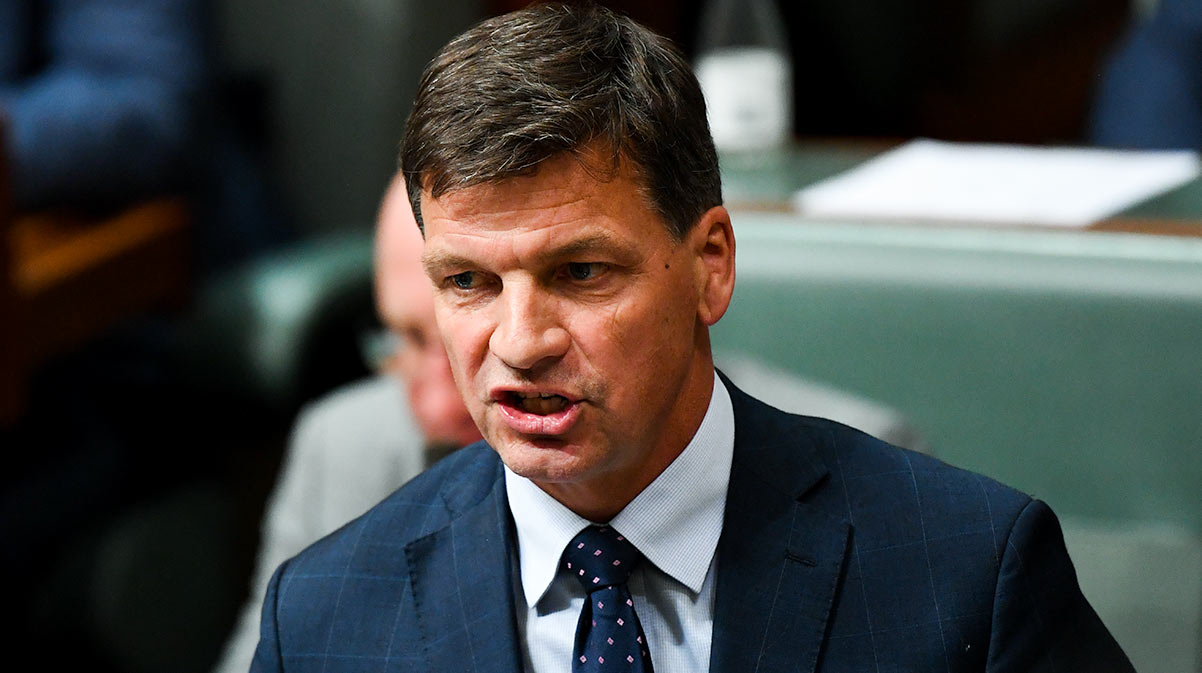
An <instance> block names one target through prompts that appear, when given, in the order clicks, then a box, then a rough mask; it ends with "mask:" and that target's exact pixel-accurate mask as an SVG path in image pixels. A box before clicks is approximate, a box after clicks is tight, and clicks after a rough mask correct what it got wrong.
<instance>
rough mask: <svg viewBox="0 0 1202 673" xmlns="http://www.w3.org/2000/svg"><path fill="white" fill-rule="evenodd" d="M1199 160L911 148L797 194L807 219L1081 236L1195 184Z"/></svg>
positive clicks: (1073, 151) (1052, 150) (1182, 155)
mask: <svg viewBox="0 0 1202 673" xmlns="http://www.w3.org/2000/svg"><path fill="white" fill-rule="evenodd" d="M1200 170H1202V162H1200V161H1199V158H1198V154H1197V153H1195V152H1187V151H1174V152H1135V151H1121V150H1102V149H1092V148H1067V147H1065V148H1060V147H1028V146H1018V145H975V144H960V143H947V142H939V141H934V140H915V141H912V142H910V143H907V144H905V145H903V146H902V147H899V148H897V149H895V150H890V151H889V152H886V153H884V154H882V155H880V156H878V157H876V158H874V159H872V160H870V161H867V162H865V163H864V164H862V165H860V166H857V167H856V168H853V169H852V170H850V171H847V172H845V173H842V174H840V175H836V176H834V177H832V178H829V179H827V180H823V181H821V182H818V183H816V184H813V185H811V186H809V187H806V188H805V189H802V190H800V191H798V192H797V193H796V194H795V195H794V205H795V207H796V208H797V209H798V210H799V211H801V212H802V213H803V214H805V215H807V216H813V217H832V218H847V217H855V218H886V219H905V220H937V221H954V222H968V223H971V222H983V223H996V224H1030V225H1045V226H1063V227H1083V226H1087V225H1089V224H1092V223H1094V222H1097V221H1098V220H1102V219H1105V218H1107V217H1110V216H1112V215H1115V214H1117V213H1119V212H1121V211H1122V210H1125V209H1126V208H1128V207H1130V206H1132V205H1135V204H1136V203H1139V202H1141V201H1144V200H1146V199H1148V198H1150V197H1152V196H1155V195H1156V194H1159V193H1162V192H1165V191H1168V190H1170V189H1172V188H1174V187H1178V186H1180V185H1182V184H1184V183H1185V182H1188V181H1189V180H1192V179H1194V178H1195V177H1197V176H1198V175H1199V171H1200Z"/></svg>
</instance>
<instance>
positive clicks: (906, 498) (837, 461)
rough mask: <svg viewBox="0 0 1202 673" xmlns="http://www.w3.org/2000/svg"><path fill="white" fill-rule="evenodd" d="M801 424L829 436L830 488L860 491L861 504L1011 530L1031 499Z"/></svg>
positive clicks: (839, 432)
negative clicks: (883, 505) (883, 504)
mask: <svg viewBox="0 0 1202 673" xmlns="http://www.w3.org/2000/svg"><path fill="white" fill-rule="evenodd" d="M799 420H800V422H801V423H802V424H803V425H805V426H807V427H809V428H812V429H813V430H814V431H816V432H818V433H822V434H825V435H826V436H827V437H828V441H827V442H825V443H822V444H820V446H822V449H821V454H822V459H823V461H824V462H825V463H826V464H827V466H828V468H829V469H830V470H831V481H832V485H835V486H838V487H839V489H840V490H851V491H854V492H856V493H857V494H858V495H859V497H860V498H862V500H861V501H862V502H872V501H875V500H879V501H880V502H891V503H893V505H894V506H896V507H899V508H900V509H902V510H906V509H911V508H912V509H913V511H915V512H916V513H918V514H921V515H923V516H924V517H926V518H928V519H929V520H931V521H934V522H956V521H963V522H969V521H991V522H993V523H994V524H995V525H996V526H998V527H999V528H1001V529H1006V530H1008V529H1009V528H1010V526H1011V525H1013V523H1014V522H1015V521H1016V520H1017V518H1018V517H1019V515H1020V514H1021V513H1022V511H1023V510H1024V508H1026V507H1027V506H1028V505H1029V504H1030V503H1031V501H1032V498H1031V496H1030V495H1028V494H1026V493H1023V492H1021V491H1019V490H1018V489H1015V488H1013V487H1010V486H1007V485H1006V484H1003V483H1001V482H999V481H997V480H995V479H992V478H990V477H987V476H985V475H982V474H978V473H976V472H972V471H970V470H966V469H964V468H960V467H956V466H954V465H949V464H948V463H945V462H943V461H942V460H939V459H938V458H935V457H933V456H930V455H926V454H922V453H917V452H915V451H911V450H908V449H903V448H899V447H896V446H893V445H891V444H888V443H886V442H884V441H881V440H880V439H877V438H875V437H873V436H871V435H868V434H866V433H864V432H861V431H859V430H857V429H855V428H851V427H848V426H846V425H843V424H841V423H837V422H835V421H830V420H826V419H821V418H810V417H799Z"/></svg>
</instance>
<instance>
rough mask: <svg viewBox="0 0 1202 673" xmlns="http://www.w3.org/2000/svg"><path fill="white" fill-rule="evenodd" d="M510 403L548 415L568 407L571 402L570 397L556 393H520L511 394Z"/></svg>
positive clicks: (537, 413) (529, 411)
mask: <svg viewBox="0 0 1202 673" xmlns="http://www.w3.org/2000/svg"><path fill="white" fill-rule="evenodd" d="M509 403H510V404H511V405H513V406H514V407H516V408H518V409H521V410H522V411H524V412H526V413H528V414H535V415H538V416H546V415H548V414H554V413H557V412H560V411H563V410H564V409H566V408H568V405H569V404H571V403H570V402H569V401H568V398H566V397H564V396H563V395H556V394H555V393H519V392H512V393H510V394H509Z"/></svg>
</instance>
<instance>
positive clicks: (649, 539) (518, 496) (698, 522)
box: [505, 373, 735, 605]
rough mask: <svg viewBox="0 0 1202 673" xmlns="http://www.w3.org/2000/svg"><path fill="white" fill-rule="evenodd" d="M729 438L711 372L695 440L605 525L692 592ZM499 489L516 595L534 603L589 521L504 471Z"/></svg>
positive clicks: (728, 417)
mask: <svg viewBox="0 0 1202 673" xmlns="http://www.w3.org/2000/svg"><path fill="white" fill-rule="evenodd" d="M734 440H735V419H734V409H733V407H732V406H731V401H730V393H729V392H728V391H727V390H726V387H725V386H724V385H723V384H722V381H721V379H719V378H718V375H717V374H716V373H715V374H714V392H713V394H712V395H710V402H709V408H708V409H706V412H705V418H703V419H702V421H701V425H700V426H699V427H698V428H697V432H696V434H694V435H693V439H692V440H690V441H689V444H688V446H686V447H685V449H684V451H682V452H681V454H680V455H679V456H677V457H676V459H675V460H674V461H672V463H671V464H670V465H668V467H667V468H666V469H665V470H664V471H663V472H662V473H660V475H659V476H658V477H656V478H655V481H653V482H651V483H650V484H649V485H648V486H647V488H645V489H643V491H642V492H641V493H639V494H638V495H637V496H635V498H634V500H632V501H630V503H629V504H628V505H626V507H625V508H623V509H622V511H621V512H619V513H618V515H617V516H615V517H614V518H613V520H612V521H610V522H609V523H610V525H612V526H613V527H614V528H615V529H617V530H618V531H620V532H621V533H622V535H624V536H625V537H626V539H628V540H630V542H631V543H632V544H634V546H635V547H637V548H638V550H639V551H641V552H642V553H643V555H644V556H645V557H646V558H647V560H649V561H651V562H652V563H654V564H655V566H656V567H658V568H659V569H660V570H662V571H663V572H664V573H666V574H667V575H669V576H671V577H672V578H674V579H675V580H677V581H678V582H680V583H681V584H684V585H685V586H687V587H688V588H689V589H690V590H692V591H693V592H694V593H697V592H699V591H701V585H702V583H703V582H704V581H705V576H706V573H707V572H708V571H709V566H710V562H711V561H712V560H713V556H714V551H715V550H716V549H717V547H718V538H719V536H720V535H721V534H722V513H723V511H724V509H725V507H726V488H727V485H728V484H729V483H730V465H731V460H732V457H733V455H734ZM505 491H506V496H507V497H508V499H509V510H510V512H511V513H512V514H513V520H514V523H515V525H516V527H517V537H518V561H519V569H520V572H521V578H522V592H523V593H524V594H525V596H526V604H527V605H535V604H537V603H538V601H539V600H540V599H541V598H542V596H543V594H544V593H546V591H547V588H548V587H550V586H551V582H552V580H554V579H555V573H556V572H557V570H558V568H559V559H560V556H561V554H562V553H563V549H564V547H565V546H567V544H568V542H569V541H570V540H571V539H572V538H573V537H575V536H576V534H577V533H579V532H580V531H581V530H583V529H584V528H585V527H586V526H588V525H589V524H590V523H592V522H590V521H588V520H587V519H584V518H583V517H581V516H579V515H577V514H576V513H575V512H573V511H571V510H569V509H568V508H567V507H564V506H563V505H562V504H560V503H559V501H557V500H555V499H554V498H552V497H551V496H550V495H547V493H546V492H545V491H543V490H542V489H540V488H539V487H538V486H536V485H535V484H534V482H532V481H530V480H528V479H525V478H523V477H520V476H518V475H517V474H515V473H513V472H512V471H510V469H509V468H508V467H506V468H505ZM682 550H687V553H682Z"/></svg>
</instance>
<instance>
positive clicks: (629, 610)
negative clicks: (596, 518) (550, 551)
mask: <svg viewBox="0 0 1202 673" xmlns="http://www.w3.org/2000/svg"><path fill="white" fill-rule="evenodd" d="M642 559H643V555H642V554H640V553H639V550H637V549H635V548H634V545H632V544H630V542H629V541H628V540H627V539H626V538H624V537H622V536H621V535H619V534H618V531H616V530H614V529H612V528H610V527H609V526H589V527H588V528H585V529H584V530H582V531H580V533H579V534H578V535H577V536H576V537H574V538H572V541H571V542H569V543H568V547H567V549H566V550H564V553H563V561H562V563H563V566H564V568H565V569H567V571H568V572H570V573H571V574H572V576H573V577H575V578H576V579H577V580H579V581H580V584H582V585H583V586H584V591H585V593H586V594H587V596H585V599H584V608H583V609H581V611H580V621H579V622H577V624H576V646H575V647H574V648H573V651H572V657H573V659H572V673H597V672H600V671H623V672H626V671H635V672H638V673H652V669H651V655H650V654H649V650H648V649H647V637H646V636H645V635H643V627H642V625H641V624H639V618H638V616H636V615H635V614H634V601H632V600H631V598H630V589H629V588H627V586H626V580H628V579H629V578H630V573H631V571H633V570H634V568H635V566H637V565H638V563H639V561H641V560H642Z"/></svg>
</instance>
